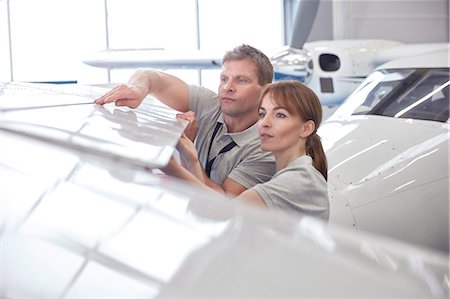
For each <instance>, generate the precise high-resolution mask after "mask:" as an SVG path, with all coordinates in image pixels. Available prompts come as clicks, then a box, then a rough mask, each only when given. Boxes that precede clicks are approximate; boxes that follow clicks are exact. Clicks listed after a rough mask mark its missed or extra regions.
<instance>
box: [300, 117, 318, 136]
mask: <svg viewBox="0 0 450 299" xmlns="http://www.w3.org/2000/svg"><path fill="white" fill-rule="evenodd" d="M315 129H316V124H315V123H314V121H312V120H308V121H306V122H304V123H303V128H302V131H301V134H300V137H301V138H307V137H308V136H309V135H311V134H312V133H313V132H314V130H315Z"/></svg>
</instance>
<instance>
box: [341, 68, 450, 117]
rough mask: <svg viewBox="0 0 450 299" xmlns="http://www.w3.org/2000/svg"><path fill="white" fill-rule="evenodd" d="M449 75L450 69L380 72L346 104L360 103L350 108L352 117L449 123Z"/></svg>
mask: <svg viewBox="0 0 450 299" xmlns="http://www.w3.org/2000/svg"><path fill="white" fill-rule="evenodd" d="M449 74H450V72H449V69H402V70H384V71H379V72H376V73H374V74H373V75H372V76H371V77H369V78H368V79H367V80H366V81H365V83H363V85H362V86H361V87H360V88H359V89H358V90H357V91H356V92H355V93H353V94H352V95H351V96H350V97H349V100H348V101H347V102H352V101H353V102H354V103H357V105H356V106H353V108H351V110H352V115H358V114H376V115H383V116H390V117H396V118H413V119H423V120H433V121H440V122H446V121H447V120H448V119H449V106H450V103H449V88H450V87H449V85H450V78H449ZM351 98H352V99H353V100H350V99H351ZM349 108H350V107H349Z"/></svg>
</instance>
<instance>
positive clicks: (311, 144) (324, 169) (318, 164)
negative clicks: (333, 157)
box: [306, 132, 328, 181]
mask: <svg viewBox="0 0 450 299" xmlns="http://www.w3.org/2000/svg"><path fill="white" fill-rule="evenodd" d="M306 153H307V154H308V155H309V156H310V157H311V158H312V159H313V165H314V167H315V168H316V169H317V170H318V171H319V172H320V173H321V174H322V175H323V177H324V178H325V181H327V180H328V163H327V157H326V156H325V152H324V150H323V147H322V142H321V141H320V136H319V135H317V133H316V132H314V133H313V134H311V135H309V136H308V138H307V139H306Z"/></svg>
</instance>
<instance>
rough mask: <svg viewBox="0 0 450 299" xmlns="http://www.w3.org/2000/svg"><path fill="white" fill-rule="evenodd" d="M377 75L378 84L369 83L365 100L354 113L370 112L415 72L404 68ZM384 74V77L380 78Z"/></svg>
mask: <svg viewBox="0 0 450 299" xmlns="http://www.w3.org/2000/svg"><path fill="white" fill-rule="evenodd" d="M382 73H383V74H382V75H381V73H380V74H379V75H378V76H377V79H376V80H377V82H378V83H377V84H376V85H375V86H374V85H373V84H370V85H367V89H369V90H368V91H367V90H366V91H364V92H365V94H366V95H365V98H364V101H361V102H362V103H361V105H360V106H359V107H357V108H356V109H355V111H354V112H353V115H357V114H369V113H371V112H372V110H373V109H374V107H376V106H377V105H378V104H379V103H380V102H381V101H382V100H383V99H384V98H385V97H386V96H387V95H389V94H391V92H392V91H393V90H394V89H398V86H400V85H401V83H402V82H403V80H405V78H407V77H408V76H410V75H411V74H412V73H413V72H412V71H411V70H402V71H398V72H397V71H396V72H382ZM380 76H383V77H382V79H381V80H380V79H378V78H379V77H380Z"/></svg>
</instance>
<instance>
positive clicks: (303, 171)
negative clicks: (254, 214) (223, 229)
mask: <svg viewBox="0 0 450 299" xmlns="http://www.w3.org/2000/svg"><path fill="white" fill-rule="evenodd" d="M253 190H255V191H256V192H258V194H259V196H261V198H262V200H263V201H264V203H265V204H266V205H267V207H268V208H269V209H274V210H288V211H293V212H295V213H300V214H306V215H310V216H315V217H318V218H321V219H323V220H328V218H329V214H330V201H329V199H328V187H327V182H326V180H325V178H324V177H323V175H322V174H321V173H320V172H319V171H318V170H317V169H316V168H315V167H314V165H313V164H312V158H311V157H310V156H307V155H304V156H300V157H298V158H296V159H295V160H294V161H292V162H291V163H289V165H288V166H287V167H286V168H284V169H282V170H280V171H278V172H277V173H276V174H275V175H274V176H273V178H272V179H271V180H270V181H269V182H267V183H264V184H260V185H257V186H255V187H253Z"/></svg>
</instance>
